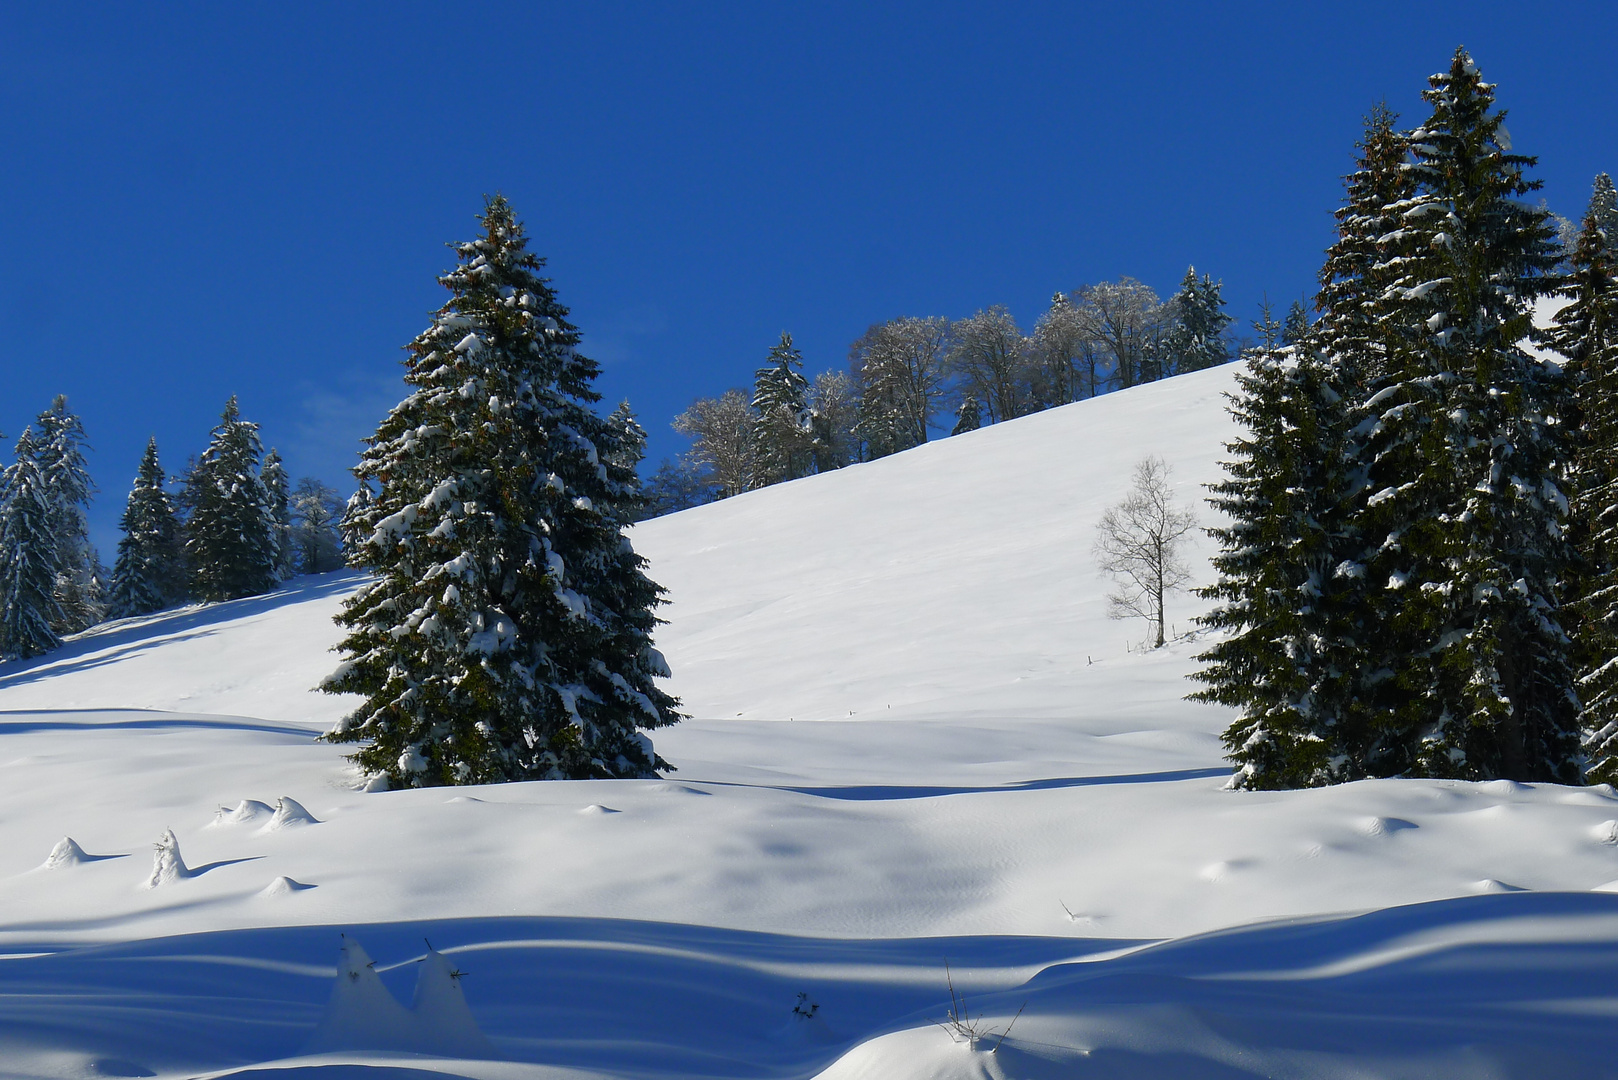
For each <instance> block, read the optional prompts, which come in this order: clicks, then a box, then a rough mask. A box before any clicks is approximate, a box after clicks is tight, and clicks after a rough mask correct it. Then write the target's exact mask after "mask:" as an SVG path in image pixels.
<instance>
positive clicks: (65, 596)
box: [34, 394, 106, 634]
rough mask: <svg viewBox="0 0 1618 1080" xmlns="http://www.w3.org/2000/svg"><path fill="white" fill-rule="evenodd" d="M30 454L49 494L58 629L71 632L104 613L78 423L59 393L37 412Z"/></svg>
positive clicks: (90, 490)
mask: <svg viewBox="0 0 1618 1080" xmlns="http://www.w3.org/2000/svg"><path fill="white" fill-rule="evenodd" d="M38 426H39V431H38V434H36V435H35V436H34V455H35V457H36V458H37V459H38V461H39V470H40V475H41V476H42V477H43V478H44V483H45V491H46V495H47V497H48V498H49V500H50V523H51V524H50V528H51V531H52V533H53V534H54V535H55V537H56V541H55V544H56V586H55V589H56V603H57V610H58V613H59V614H58V615H57V619H58V621H57V623H56V624H55V626H54V627H53V629H54V630H55V631H56V632H57V633H58V634H76V633H78V632H79V631H80V630H84V629H87V628H89V627H91V626H94V625H95V624H96V623H98V622H100V621H101V620H102V618H103V617H105V615H106V600H105V596H104V595H103V589H102V582H101V580H100V578H98V576H97V571H98V570H99V569H100V565H101V564H100V561H99V560H98V559H97V557H96V553H95V549H94V548H93V547H91V545H90V526H89V521H88V519H87V518H86V516H85V508H86V507H87V506H88V505H89V503H90V497H91V496H92V495H94V494H95V484H94V483H93V482H92V481H91V479H90V469H89V466H88V465H86V464H85V460H84V442H85V439H84V424H83V422H82V421H80V419H79V418H78V417H77V416H76V415H74V414H73V413H71V412H69V411H68V408H67V398H66V397H65V396H63V395H61V394H58V395H57V396H56V399H55V400H54V401H52V402H51V407H50V408H49V409H46V410H45V411H44V412H42V413H40V414H39V420H38Z"/></svg>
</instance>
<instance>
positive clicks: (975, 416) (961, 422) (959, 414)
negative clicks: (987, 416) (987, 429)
mask: <svg viewBox="0 0 1618 1080" xmlns="http://www.w3.org/2000/svg"><path fill="white" fill-rule="evenodd" d="M982 426H983V407H982V406H980V405H979V404H978V399H977V395H975V394H972V393H967V394H965V395H964V396H962V398H961V407H960V408H958V409H956V410H955V427H954V428H952V429H951V430H950V434H951V435H964V434H965V433H966V432H968V431H976V430H977V429H978V428H980V427H982Z"/></svg>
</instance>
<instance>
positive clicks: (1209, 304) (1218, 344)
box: [1150, 267, 1231, 379]
mask: <svg viewBox="0 0 1618 1080" xmlns="http://www.w3.org/2000/svg"><path fill="white" fill-rule="evenodd" d="M1172 303H1173V304H1174V308H1175V316H1176V319H1175V323H1174V326H1173V327H1172V328H1171V329H1170V330H1169V334H1168V342H1167V344H1166V346H1165V349H1166V354H1167V355H1166V357H1165V360H1166V361H1167V366H1166V368H1165V366H1164V365H1163V364H1162V363H1159V362H1156V361H1153V362H1152V363H1151V370H1150V375H1151V377H1152V378H1154V379H1161V378H1164V377H1166V376H1168V375H1183V374H1185V373H1186V372H1188V371H1202V370H1203V369H1205V368H1211V367H1217V366H1218V365H1220V364H1224V363H1229V361H1230V346H1229V345H1228V344H1227V343H1226V341H1225V331H1226V329H1227V328H1229V326H1230V324H1231V318H1230V316H1229V315H1226V314H1225V301H1224V299H1223V297H1221V296H1220V284H1219V282H1217V281H1215V280H1213V279H1212V278H1210V277H1209V276H1208V275H1207V274H1204V275H1202V279H1201V280H1200V281H1199V280H1197V270H1196V267H1187V268H1186V271H1185V280H1183V281H1181V282H1180V291H1179V292H1178V293H1176V294H1175V295H1174V299H1173V301H1172Z"/></svg>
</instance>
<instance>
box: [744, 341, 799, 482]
mask: <svg viewBox="0 0 1618 1080" xmlns="http://www.w3.org/2000/svg"><path fill="white" fill-rule="evenodd" d="M753 411H754V413H755V414H757V418H756V419H755V420H754V421H753V432H754V438H755V440H756V441H757V444H758V459H759V465H760V467H761V469H762V471H763V476H764V483H766V484H778V483H781V482H782V481H784V480H796V479H797V478H798V477H800V476H807V475H809V471H810V469H811V467H812V466H813V464H814V436H813V433H812V432H811V430H810V423H809V420H810V415H809V380H808V379H807V378H805V377H804V374H803V354H802V353H800V352H799V351H798V350H797V347H796V346H794V345H793V344H792V335H791V334H788V333H786V332H785V331H783V332H782V334H781V340H780V341H778V342H776V344H775V345H773V346H771V347H770V356H769V360H768V362H767V363H766V364H765V366H763V367H761V368H759V369H758V371H757V372H755V373H754V379H753Z"/></svg>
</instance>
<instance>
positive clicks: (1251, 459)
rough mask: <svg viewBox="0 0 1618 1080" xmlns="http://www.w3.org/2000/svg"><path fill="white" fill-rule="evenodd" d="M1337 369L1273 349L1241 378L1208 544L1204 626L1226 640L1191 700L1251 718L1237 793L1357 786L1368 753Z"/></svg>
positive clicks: (1237, 753) (1205, 658)
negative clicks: (1212, 576) (1211, 551)
mask: <svg viewBox="0 0 1618 1080" xmlns="http://www.w3.org/2000/svg"><path fill="white" fill-rule="evenodd" d="M1335 373H1336V369H1335V368H1334V367H1333V366H1332V365H1331V364H1330V362H1329V360H1328V359H1327V358H1325V357H1324V356H1321V355H1319V354H1317V353H1315V352H1313V351H1312V350H1310V349H1308V348H1306V347H1305V348H1297V349H1286V350H1282V351H1280V352H1276V351H1273V350H1263V351H1259V352H1257V353H1255V354H1254V355H1252V356H1251V358H1250V360H1249V364H1248V366H1247V370H1246V371H1243V372H1242V373H1240V374H1238V375H1237V377H1236V379H1237V384H1238V386H1239V387H1240V393H1239V394H1237V395H1235V396H1233V397H1232V399H1231V413H1232V415H1233V416H1235V418H1236V419H1237V420H1238V422H1240V423H1241V424H1242V426H1243V427H1244V428H1245V433H1244V435H1243V436H1242V437H1241V438H1238V439H1237V440H1235V441H1234V442H1231V443H1228V444H1227V445H1226V449H1227V450H1229V451H1230V453H1231V454H1232V460H1230V461H1227V462H1226V463H1225V470H1226V474H1227V478H1226V479H1225V480H1223V481H1221V482H1220V483H1218V484H1215V485H1213V486H1212V492H1213V495H1212V498H1211V499H1210V500H1209V501H1210V502H1211V503H1212V504H1213V505H1214V506H1215V507H1217V508H1218V509H1219V510H1220V511H1222V512H1223V513H1224V514H1225V515H1227V516H1228V518H1229V519H1230V522H1231V524H1230V525H1228V526H1226V527H1223V528H1215V529H1210V530H1209V534H1210V535H1211V536H1213V537H1214V538H1215V539H1216V540H1218V541H1219V544H1220V554H1218V555H1216V556H1215V557H1214V560H1213V563H1214V568H1215V569H1216V570H1218V571H1219V580H1218V582H1217V583H1215V584H1214V585H1212V586H1209V587H1208V588H1206V589H1203V590H1201V591H1200V595H1202V596H1204V597H1205V598H1208V599H1212V600H1215V601H1217V602H1218V606H1217V607H1215V608H1214V610H1213V611H1212V612H1211V613H1210V614H1208V615H1207V616H1205V617H1204V618H1203V619H1202V622H1203V624H1204V625H1206V626H1209V627H1212V628H1214V629H1218V630H1223V631H1226V632H1227V636H1226V637H1224V638H1223V639H1222V640H1220V641H1219V642H1218V644H1216V645H1214V646H1213V647H1212V648H1210V649H1209V650H1208V651H1207V652H1205V653H1203V654H1202V655H1201V657H1199V659H1200V660H1201V661H1202V663H1203V666H1202V668H1201V669H1200V670H1198V671H1197V672H1196V673H1195V674H1194V676H1193V677H1194V678H1196V679H1197V680H1199V681H1201V682H1204V683H1206V684H1208V685H1207V688H1206V689H1203V690H1200V691H1198V692H1196V693H1195V694H1192V695H1191V697H1192V698H1194V699H1196V700H1200V701H1211V702H1217V703H1219V704H1222V705H1229V706H1232V707H1234V708H1236V709H1238V710H1240V714H1241V715H1240V716H1239V718H1238V719H1237V720H1236V722H1235V723H1233V724H1232V725H1231V726H1230V728H1229V729H1228V730H1227V731H1226V732H1225V734H1224V742H1225V748H1226V750H1227V751H1228V753H1229V756H1230V759H1231V760H1232V761H1233V762H1235V763H1236V766H1237V772H1236V776H1235V778H1234V780H1233V786H1238V787H1246V788H1259V789H1263V788H1291V787H1313V786H1317V785H1320V784H1330V783H1336V782H1339V781H1341V780H1344V779H1351V778H1353V776H1354V774H1355V772H1356V769H1355V762H1354V757H1355V749H1356V747H1357V744H1358V743H1360V742H1361V741H1362V735H1361V733H1360V730H1359V728H1360V727H1361V726H1362V725H1361V724H1360V723H1359V722H1358V721H1357V718H1356V717H1355V715H1354V713H1355V709H1354V702H1355V699H1356V696H1357V682H1358V675H1359V672H1360V670H1361V666H1360V663H1359V657H1358V655H1357V648H1358V646H1359V645H1360V644H1362V643H1361V642H1360V641H1359V640H1358V633H1357V628H1356V627H1355V626H1354V625H1353V622H1352V615H1351V613H1352V610H1353V607H1354V603H1353V600H1354V598H1355V597H1356V596H1357V594H1358V592H1359V580H1358V578H1357V576H1356V574H1355V567H1354V564H1353V563H1352V562H1351V561H1349V560H1348V559H1346V558H1345V556H1346V555H1348V554H1349V553H1352V552H1354V550H1355V549H1356V547H1357V545H1356V544H1355V542H1354V539H1353V536H1352V533H1351V531H1350V526H1349V522H1348V520H1347V517H1348V510H1349V504H1350V499H1351V496H1352V494H1353V491H1354V480H1353V463H1352V461H1351V459H1350V456H1349V452H1348V439H1347V426H1346V424H1345V422H1344V407H1345V402H1344V399H1343V395H1342V393H1341V392H1340V389H1339V388H1337V387H1334V386H1333V385H1332V379H1333V376H1334V375H1335Z"/></svg>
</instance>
